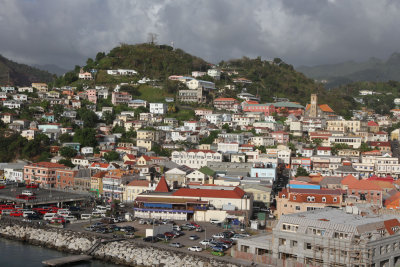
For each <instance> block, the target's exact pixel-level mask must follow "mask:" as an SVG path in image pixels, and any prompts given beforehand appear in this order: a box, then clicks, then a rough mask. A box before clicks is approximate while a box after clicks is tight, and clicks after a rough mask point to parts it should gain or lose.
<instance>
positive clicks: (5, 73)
mask: <svg viewBox="0 0 400 267" xmlns="http://www.w3.org/2000/svg"><path fill="white" fill-rule="evenodd" d="M52 80H53V75H52V74H50V73H49V72H47V71H42V70H39V69H37V68H33V67H31V66H28V65H25V64H19V63H16V62H14V61H11V60H9V59H7V58H5V57H3V56H1V55H0V85H7V84H8V83H9V85H18V86H28V85H31V83H32V82H51V81H52ZM8 81H9V82H8Z"/></svg>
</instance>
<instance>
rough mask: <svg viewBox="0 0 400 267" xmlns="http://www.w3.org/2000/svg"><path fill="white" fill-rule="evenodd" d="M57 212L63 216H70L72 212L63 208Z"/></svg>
mask: <svg viewBox="0 0 400 267" xmlns="http://www.w3.org/2000/svg"><path fill="white" fill-rule="evenodd" d="M57 214H59V215H62V216H68V215H70V214H71V212H70V211H69V210H65V209H61V210H58V211H57Z"/></svg>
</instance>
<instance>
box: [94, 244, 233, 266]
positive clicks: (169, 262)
mask: <svg viewBox="0 0 400 267" xmlns="http://www.w3.org/2000/svg"><path fill="white" fill-rule="evenodd" d="M93 256H95V257H96V258H99V259H105V260H108V261H112V262H114V263H118V264H124V265H128V266H165V267H169V266H171V267H177V266H185V267H190V266H193V267H214V266H221V267H222V266H224V267H236V266H240V265H235V264H231V263H227V262H224V261H221V260H217V259H215V258H213V257H210V258H208V257H204V256H200V255H192V254H187V253H183V252H177V251H170V250H164V249H161V248H155V247H150V246H146V245H142V244H137V243H132V242H129V241H118V242H110V243H106V244H102V245H101V246H100V247H99V248H98V249H97V250H96V251H95V252H94V253H93Z"/></svg>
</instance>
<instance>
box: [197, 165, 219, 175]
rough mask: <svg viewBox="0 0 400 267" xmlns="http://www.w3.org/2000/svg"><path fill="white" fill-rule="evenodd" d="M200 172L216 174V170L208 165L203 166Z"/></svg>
mask: <svg viewBox="0 0 400 267" xmlns="http://www.w3.org/2000/svg"><path fill="white" fill-rule="evenodd" d="M199 172H202V173H204V174H205V175H208V176H214V174H215V171H213V170H212V169H210V168H208V167H207V166H203V167H201V168H200V169H199Z"/></svg>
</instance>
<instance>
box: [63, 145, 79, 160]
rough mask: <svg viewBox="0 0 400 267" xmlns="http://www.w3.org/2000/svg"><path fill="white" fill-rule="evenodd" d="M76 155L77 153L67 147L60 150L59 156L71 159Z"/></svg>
mask: <svg viewBox="0 0 400 267" xmlns="http://www.w3.org/2000/svg"><path fill="white" fill-rule="evenodd" d="M76 154H77V151H76V150H75V149H73V148H72V147H69V146H64V147H62V148H60V155H61V156H63V157H64V158H68V159H70V158H73V157H75V156H76Z"/></svg>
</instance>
